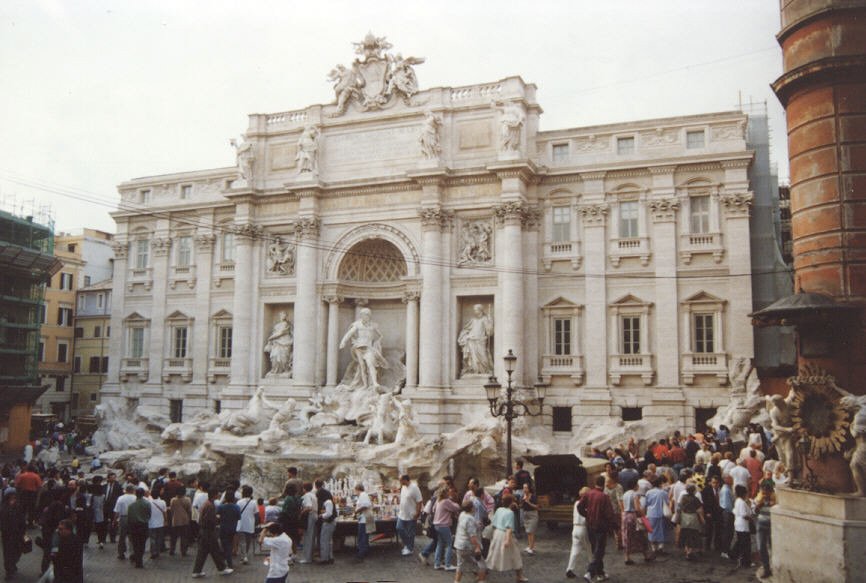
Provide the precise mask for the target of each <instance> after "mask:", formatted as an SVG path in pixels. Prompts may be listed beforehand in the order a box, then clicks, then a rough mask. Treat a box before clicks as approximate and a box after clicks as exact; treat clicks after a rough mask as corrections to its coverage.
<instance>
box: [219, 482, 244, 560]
mask: <svg viewBox="0 0 866 583" xmlns="http://www.w3.org/2000/svg"><path fill="white" fill-rule="evenodd" d="M216 511H217V519H218V520H219V541H220V548H222V552H223V558H224V559H225V561H226V565H228V566H229V567H230V568H234V566H235V565H234V560H233V559H232V555H233V553H232V551H233V549H234V542H235V537H236V536H237V533H238V524H239V523H240V519H241V509H240V506H238V505H237V504H236V503H235V493H234V492H233V491H231V490H228V491H226V492H225V494H224V495H223V501H222V502H221V503H220V504H219V505H218V506H217V509H216Z"/></svg>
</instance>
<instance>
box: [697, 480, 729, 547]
mask: <svg viewBox="0 0 866 583" xmlns="http://www.w3.org/2000/svg"><path fill="white" fill-rule="evenodd" d="M706 484H707V485H706V486H704V489H703V490H702V491H701V502H702V503H703V505H704V548H705V549H706V550H710V549H711V548H713V547H714V546H715V548H716V549H722V548H724V547H722V545H721V541H722V508H721V506H719V495H720V494H721V492H720V488H721V480H720V479H719V476H715V475H714V476H713V477H711V478H710V479H709V480H706Z"/></svg>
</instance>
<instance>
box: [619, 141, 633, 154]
mask: <svg viewBox="0 0 866 583" xmlns="http://www.w3.org/2000/svg"><path fill="white" fill-rule="evenodd" d="M616 153H617V154H620V155H622V154H634V138H633V137H628V138H617V139H616Z"/></svg>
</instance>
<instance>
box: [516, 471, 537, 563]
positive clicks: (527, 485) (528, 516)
mask: <svg viewBox="0 0 866 583" xmlns="http://www.w3.org/2000/svg"><path fill="white" fill-rule="evenodd" d="M520 514H521V519H522V522H523V529H524V530H525V531H526V553H527V554H529V555H534V554H535V532H536V531H537V530H538V496H536V495H535V488H533V487H532V482H524V483H523V497H522V498H521V500H520Z"/></svg>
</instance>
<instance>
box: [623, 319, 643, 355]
mask: <svg viewBox="0 0 866 583" xmlns="http://www.w3.org/2000/svg"><path fill="white" fill-rule="evenodd" d="M621 322H622V353H623V354H640V316H623V317H622V320H621Z"/></svg>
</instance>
